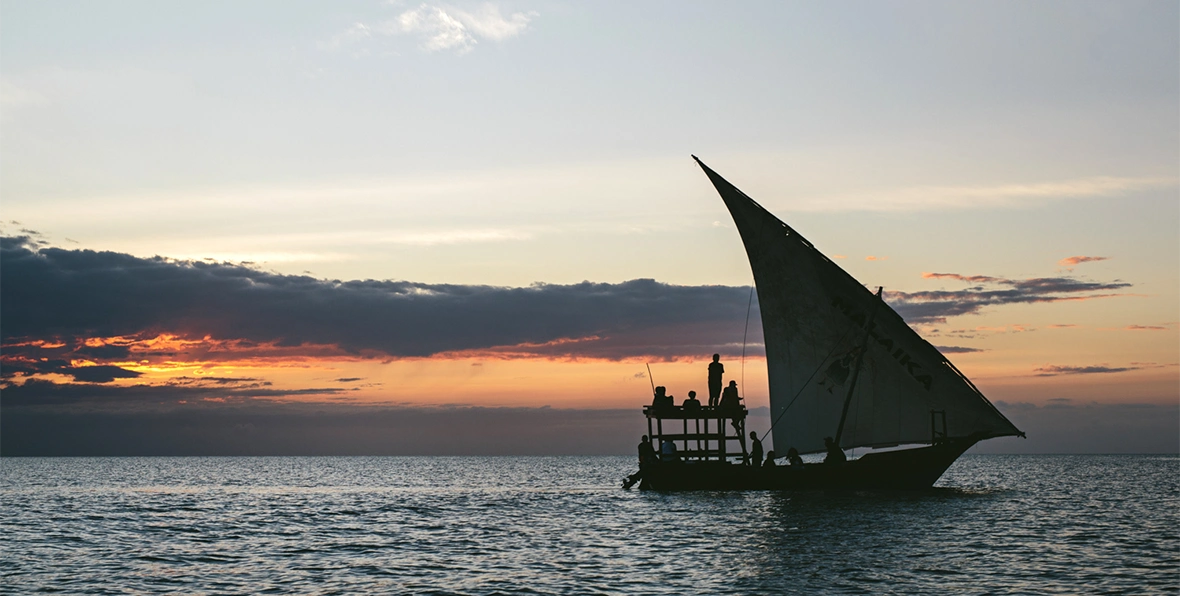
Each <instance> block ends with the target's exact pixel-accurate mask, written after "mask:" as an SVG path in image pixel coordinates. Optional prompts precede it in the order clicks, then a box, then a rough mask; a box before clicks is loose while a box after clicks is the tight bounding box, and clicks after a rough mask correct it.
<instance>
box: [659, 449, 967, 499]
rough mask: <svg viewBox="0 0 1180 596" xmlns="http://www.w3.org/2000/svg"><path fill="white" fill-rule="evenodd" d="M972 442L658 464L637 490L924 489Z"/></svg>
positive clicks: (931, 484) (932, 483)
mask: <svg viewBox="0 0 1180 596" xmlns="http://www.w3.org/2000/svg"><path fill="white" fill-rule="evenodd" d="M976 442H977V440H975V439H956V440H949V441H945V442H941V443H939V444H936V445H931V446H929V447H919V448H916V449H905V450H899V451H886V452H879V453H869V454H867V455H865V456H864V457H861V458H859V459H855V460H851V461H848V462H845V463H843V464H838V465H828V464H807V465H805V466H804V467H803V468H802V469H793V468H790V467H788V466H774V467H769V468H765V467H763V468H755V467H750V466H743V465H739V464H732V463H727V462H717V461H713V462H684V463H680V462H677V463H660V464H656V465H652V466H648V467H647V468H645V469H644V470H643V479H642V482H641V483H640V485H639V488H640V489H641V490H657V491H684V490H806V489H853V490H865V489H883V490H920V489H926V488H930V487H931V486H933V485H934V483H935V481H937V480H938V479H939V477H941V476H942V474H943V472H946V470H947V468H949V467H950V466H951V464H953V463H954V462H955V460H956V459H958V458H959V456H960V455H962V454H963V452H964V451H966V450H967V449H969V448H971V446H972V445H974V444H975V443H976Z"/></svg>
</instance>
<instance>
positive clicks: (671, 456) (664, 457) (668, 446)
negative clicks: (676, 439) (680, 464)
mask: <svg viewBox="0 0 1180 596" xmlns="http://www.w3.org/2000/svg"><path fill="white" fill-rule="evenodd" d="M660 461H662V462H665V463H667V462H676V461H680V454H679V453H677V452H676V443H673V442H672V441H664V444H663V445H660Z"/></svg>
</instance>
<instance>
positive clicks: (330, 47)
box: [0, 1, 1180, 455]
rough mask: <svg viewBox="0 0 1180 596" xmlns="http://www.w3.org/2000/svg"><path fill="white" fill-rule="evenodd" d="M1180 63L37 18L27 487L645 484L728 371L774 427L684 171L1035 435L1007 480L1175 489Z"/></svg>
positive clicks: (10, 82) (919, 31)
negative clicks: (248, 481)
mask: <svg viewBox="0 0 1180 596" xmlns="http://www.w3.org/2000/svg"><path fill="white" fill-rule="evenodd" d="M1178 56H1180V8H1178V6H1177V4H1176V3H1175V2H1168V1H1151V2H1134V1H1128V2H1119V3H1111V2H1079V1H1071V2H1049V1H1046V2H1037V3H1023V2H1003V1H996V2H987V3H945V2H896V1H894V2H875V3H805V2H744V3H740V4H736V5H732V4H729V5H723V4H718V3H709V2H647V3H638V4H636V3H623V2H605V1H604V2H594V3H570V2H552V1H536V2H529V1H522V2H477V3H466V2H456V3H432V2H427V3H418V2H397V1H392V2H380V1H356V2H335V3H318V2H263V1H258V2H250V3H246V4H241V3H228V2H207V3H186V4H160V3H154V2H109V3H88V2H38V3H11V2H9V3H4V4H3V5H0V220H3V223H0V236H2V237H3V243H2V245H0V256H2V258H3V261H2V263H0V277H2V279H0V335H2V342H3V345H2V347H0V454H4V455H35V454H51V455H86V454H99V455H103V454H272V453H274V454H278V453H290V454H336V453H339V454H353V453H364V454H402V453H405V454H410V453H413V454H420V453H438V454H452V453H456V454H457V453H464V454H466V453H491V454H526V453H631V452H633V449H634V444H635V442H636V440H637V439H638V435H639V434H640V433H641V432H643V419H642V416H641V414H640V413H639V408H640V407H641V406H642V405H644V404H645V403H647V402H648V401H649V400H650V395H651V389H650V387H651V384H652V383H653V382H655V383H657V384H661V385H666V386H667V387H668V389H669V393H672V394H673V395H675V396H677V398H682V397H683V396H684V395H685V394H687V392H688V391H689V390H697V391H700V392H702V393H703V392H704V391H705V380H706V379H705V377H706V368H705V367H706V365H707V362H708V361H709V356H710V355H711V354H712V353H714V352H718V353H721V354H722V355H723V361H724V362H725V363H726V367H727V373H728V374H729V375H730V377H729V378H732V379H734V380H737V381H738V382H739V386H740V387H741V388H742V392H743V395H744V397H745V400H746V403H747V405H748V406H749V407H751V408H752V410H753V412H754V414H755V421H754V422H751V427H752V428H761V429H765V428H767V427H769V424H770V421H769V418H768V416H767V414H766V406H767V404H768V397H767V395H768V389H767V386H766V373H765V360H764V359H763V358H762V354H763V349H762V345H761V330H760V318H759V313H758V308H757V298H756V296H752V295H751V292H750V288H749V286H750V284H751V283H752V275H751V273H750V269H749V265H748V261H747V260H746V256H745V253H744V251H743V248H742V244H741V241H740V238H739V237H738V234H737V231H736V229H735V228H734V226H733V223H732V221H731V220H730V219H729V215H728V213H727V212H726V210H725V208H724V205H723V204H722V203H721V201H720V199H719V198H718V196H717V195H716V192H715V191H714V190H713V188H712V185H711V184H709V182H708V180H707V179H706V178H705V176H704V175H703V174H702V173H701V171H700V170H699V168H698V167H697V166H696V165H695V163H694V162H693V161H692V159H691V158H690V157H689V155H690V154H695V155H697V156H699V157H700V158H701V159H702V160H704V161H705V162H706V163H708V164H709V166H710V167H712V168H713V169H715V170H716V171H717V172H718V173H720V174H721V175H723V176H725V177H726V178H727V179H728V180H729V181H731V182H733V183H734V184H735V185H737V186H738V187H739V188H741V189H742V190H744V191H745V192H746V193H747V194H749V195H750V196H751V197H753V198H754V199H755V200H757V201H758V202H759V203H761V204H762V205H763V206H765V207H766V208H768V209H769V210H770V211H772V212H773V213H775V214H776V215H777V216H779V217H780V218H781V219H783V220H784V221H786V222H787V223H789V224H790V225H791V226H792V227H793V228H795V229H796V230H798V231H799V232H800V233H801V234H803V235H804V236H806V237H807V238H808V239H809V240H810V241H811V242H812V243H814V244H815V246H816V247H817V248H818V249H819V250H821V251H822V252H824V253H825V254H826V255H828V256H829V257H831V258H832V259H833V260H834V261H835V262H836V263H838V264H839V265H840V266H841V267H843V268H845V269H846V270H847V271H848V272H849V273H851V274H852V275H853V276H854V277H856V278H857V279H858V280H860V281H861V282H863V283H864V284H866V285H868V286H872V287H876V286H884V287H885V298H886V301H887V302H888V303H889V304H890V305H891V306H893V307H894V308H895V309H896V310H898V312H899V313H900V314H902V315H903V317H905V318H906V320H907V322H908V323H910V324H911V326H913V327H914V328H915V329H916V330H917V331H918V332H919V333H920V334H921V335H922V336H923V337H925V338H927V339H928V340H929V341H930V342H931V343H933V344H934V345H936V346H939V347H940V348H942V350H943V352H944V353H945V354H946V355H947V356H948V357H949V358H950V359H951V360H952V361H953V362H954V363H955V365H956V366H957V367H958V368H959V369H961V370H962V371H963V372H964V373H965V374H966V375H967V376H968V377H970V378H971V379H972V381H973V382H974V383H975V384H976V385H977V386H978V387H979V388H980V389H981V391H982V392H983V393H984V394H985V395H986V396H987V397H988V398H989V399H990V400H991V401H992V402H993V403H994V404H996V406H997V407H998V408H999V409H1000V411H1001V412H1003V413H1004V414H1005V415H1007V416H1008V417H1009V418H1010V419H1011V420H1012V421H1013V422H1014V423H1015V424H1016V425H1017V426H1018V427H1020V428H1021V430H1024V431H1025V432H1026V433H1027V434H1028V438H1027V439H1019V438H1004V439H997V440H993V441H988V442H985V443H983V444H981V445H979V446H977V447H976V448H975V451H977V452H1005V453H1045V452H1049V453H1054V452H1084V453H1093V452H1101V453H1106V452H1176V451H1178V450H1180V200H1178V199H1180V197H1178V190H1180V58H1178ZM649 366H650V371H651V375H650V377H649V374H648V367H649ZM759 425H761V426H759ZM768 448H769V446H768Z"/></svg>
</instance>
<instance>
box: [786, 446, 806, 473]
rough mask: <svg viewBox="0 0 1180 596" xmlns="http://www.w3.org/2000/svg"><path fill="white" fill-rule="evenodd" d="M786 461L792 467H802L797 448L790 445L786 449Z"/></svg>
mask: <svg viewBox="0 0 1180 596" xmlns="http://www.w3.org/2000/svg"><path fill="white" fill-rule="evenodd" d="M787 463H789V464H790V465H791V468H792V469H795V470H802V469H803V458H802V457H799V450H798V449H795V448H794V447H791V448H790V449H788V450H787Z"/></svg>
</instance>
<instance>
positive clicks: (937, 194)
mask: <svg viewBox="0 0 1180 596" xmlns="http://www.w3.org/2000/svg"><path fill="white" fill-rule="evenodd" d="M1176 183H1177V180H1176V178H1168V177H1141V178H1135V177H1116V176H1095V177H1090V178H1078V179H1074V180H1060V181H1053V182H1034V183H1029V184H1000V185H990V186H919V187H911V188H899V189H895V190H886V191H883V192H876V193H871V194H847V195H839V196H817V197H814V198H812V199H808V200H805V201H801V202H799V203H796V204H795V205H794V206H793V208H795V209H800V210H806V211H850V210H854V211H920V210H941V209H989V208H1027V207H1035V206H1039V205H1044V204H1046V203H1050V202H1054V201H1062V200H1068V199H1081V198H1091V197H1107V196H1120V195H1125V194H1127V193H1131V192H1137V191H1142V190H1150V189H1155V188H1168V187H1174V186H1176Z"/></svg>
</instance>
